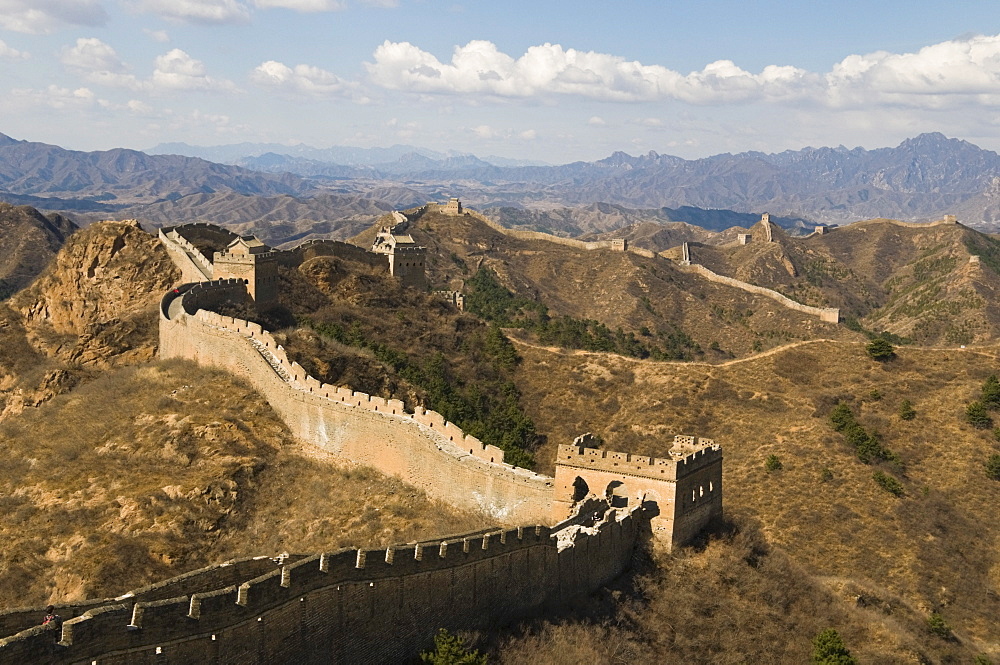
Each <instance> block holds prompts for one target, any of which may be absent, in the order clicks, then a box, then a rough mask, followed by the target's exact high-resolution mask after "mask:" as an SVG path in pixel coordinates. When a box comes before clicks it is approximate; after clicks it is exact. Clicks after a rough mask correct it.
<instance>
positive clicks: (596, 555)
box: [0, 509, 640, 665]
mask: <svg viewBox="0 0 1000 665" xmlns="http://www.w3.org/2000/svg"><path fill="white" fill-rule="evenodd" d="M639 521H640V517H639V515H638V513H637V509H636V510H632V511H609V512H608V513H606V514H605V516H604V518H603V520H602V521H600V522H599V523H597V524H595V525H594V526H593V527H591V528H588V529H585V530H577V531H576V532H575V533H574V535H573V538H572V540H571V541H569V542H568V543H563V544H560V543H559V542H558V539H557V538H554V537H553V536H554V535H555V534H557V533H558V529H559V527H557V528H555V529H549V528H547V527H543V526H535V527H518V528H513V529H503V530H496V531H487V532H479V533H475V534H469V535H466V536H458V537H455V538H448V539H444V540H440V541H428V542H422V543H414V544H409V545H396V546H391V547H389V548H387V549H385V550H341V551H338V552H333V553H330V554H317V555H313V556H309V557H304V558H301V559H298V560H295V561H293V562H288V563H286V564H285V565H283V566H281V567H280V568H279V569H276V570H272V571H269V572H265V573H263V574H261V575H259V576H256V577H252V578H244V579H243V580H241V581H238V582H235V583H233V584H229V585H227V586H222V587H219V588H216V589H213V590H208V591H206V590H203V589H198V590H194V589H190V590H184V589H179V588H177V587H176V586H174V587H170V588H171V589H175V588H176V589H177V591H178V592H179V593H178V595H177V596H175V597H170V598H163V599H159V600H150V601H146V600H143V601H138V602H135V601H134V600H129V599H126V598H120V599H114V600H113V601H112V602H109V603H107V604H104V605H101V606H100V607H95V608H93V609H91V610H89V611H87V612H86V613H84V614H83V615H81V616H78V617H74V618H72V619H69V620H67V621H66V622H65V623H64V624H63V626H62V630H61V631H59V630H57V629H56V628H55V627H54V626H51V625H50V626H38V627H35V628H31V629H29V630H26V631H23V632H22V633H19V634H18V635H15V636H13V637H10V638H6V639H3V640H0V662H11V663H15V662H18V663H20V662H31V663H37V664H39V665H56V664H61V663H78V662H93V661H97V662H99V663H101V665H118V664H122V665H124V664H127V663H138V662H155V663H158V664H163V665H167V664H170V665H178V664H182V663H183V664H187V663H240V664H241V665H243V664H249V665H254V664H257V663H260V664H262V665H265V664H266V665H270V664H271V663H345V664H354V663H396V662H405V661H407V660H409V659H411V658H413V656H414V655H415V654H416V653H418V652H419V651H420V650H421V649H425V648H427V647H429V646H431V641H432V638H433V635H434V633H435V632H436V631H437V630H438V629H439V628H447V629H449V630H452V631H454V630H463V629H483V628H491V627H495V626H496V625H501V624H504V623H508V622H510V621H512V620H514V619H517V618H520V617H523V616H525V615H527V614H530V613H532V612H536V611H543V610H545V609H547V608H550V607H553V606H557V605H560V604H563V603H565V602H566V601H568V600H571V599H572V598H574V597H576V596H578V595H580V594H583V593H587V592H590V591H592V590H594V589H596V588H597V587H599V586H600V585H602V584H604V583H606V582H608V581H610V580H611V579H613V578H615V577H616V576H618V575H619V574H621V572H622V571H624V570H625V569H626V568H627V567H628V566H629V563H630V561H631V558H632V552H633V550H634V548H635V544H636V540H637V537H638V534H639ZM56 640H58V643H57V642H56Z"/></svg>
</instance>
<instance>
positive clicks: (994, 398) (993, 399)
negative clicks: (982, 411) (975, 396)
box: [980, 374, 1000, 409]
mask: <svg viewBox="0 0 1000 665" xmlns="http://www.w3.org/2000/svg"><path fill="white" fill-rule="evenodd" d="M980 401H982V403H983V405H984V406H985V407H986V408H987V409H995V408H997V407H1000V379H997V375H996V374H990V375H989V376H988V377H986V381H985V382H984V383H983V395H982V397H981V398H980Z"/></svg>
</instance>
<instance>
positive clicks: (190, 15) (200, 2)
mask: <svg viewBox="0 0 1000 665" xmlns="http://www.w3.org/2000/svg"><path fill="white" fill-rule="evenodd" d="M0 1H3V0H0ZM130 6H131V7H132V8H133V9H134V10H136V11H140V12H148V13H150V14H156V15H157V16H159V17H160V18H163V19H166V20H168V21H172V22H174V23H202V24H225V23H247V22H249V21H250V9H249V8H248V7H247V6H246V5H245V4H243V3H242V2H239V1H238V0H132V1H131V2H130Z"/></svg>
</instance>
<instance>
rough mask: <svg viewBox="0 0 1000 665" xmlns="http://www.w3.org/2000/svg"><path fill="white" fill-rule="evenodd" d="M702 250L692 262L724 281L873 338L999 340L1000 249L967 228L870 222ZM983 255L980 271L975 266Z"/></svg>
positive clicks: (697, 247)
mask: <svg viewBox="0 0 1000 665" xmlns="http://www.w3.org/2000/svg"><path fill="white" fill-rule="evenodd" d="M750 231H751V233H753V234H754V240H753V241H752V242H750V243H749V244H747V245H738V244H735V243H733V244H729V245H722V244H712V245H709V244H703V243H695V244H693V245H692V248H691V255H692V260H693V261H694V262H696V263H701V264H703V265H705V266H707V267H708V268H710V269H711V270H713V271H715V272H718V273H720V274H724V275H729V276H731V277H735V278H737V279H740V280H743V281H747V282H751V283H753V284H758V285H761V286H766V287H768V288H771V289H775V290H777V291H780V292H781V293H784V294H786V295H788V296H790V297H791V298H793V299H795V300H798V301H799V302H803V303H806V304H810V305H816V306H823V307H839V308H840V310H841V315H842V316H843V317H846V318H853V319H858V320H859V321H860V325H861V326H863V327H864V328H867V329H870V330H873V331H876V332H878V331H882V330H888V331H889V332H891V333H894V334H896V335H899V336H902V337H906V338H909V339H911V340H913V341H915V342H917V343H919V344H945V345H961V344H973V343H984V342H990V341H993V340H996V339H997V338H998V335H1000V311H998V310H997V307H996V304H995V302H996V298H995V297H994V294H995V293H996V292H997V289H998V288H1000V273H998V269H1000V263H998V262H997V261H996V260H995V259H994V258H993V257H994V255H995V254H996V252H997V250H996V247H997V242H996V240H994V239H993V238H991V237H989V236H987V235H985V234H983V233H980V232H979V231H975V230H973V229H970V228H968V227H966V226H964V225H961V224H932V225H904V224H899V223H896V222H894V221H892V220H869V221H865V222H858V223H855V224H851V225H850V226H846V227H841V228H837V229H833V230H829V231H827V232H826V233H824V234H822V235H812V236H809V237H807V238H795V237H791V236H788V235H786V234H784V233H783V232H782V231H781V230H780V229H774V233H773V237H774V242H771V243H762V242H759V240H760V238H761V237H762V235H763V234H762V230H761V228H760V227H759V226H755V227H753V228H751V230H750ZM973 255H975V256H979V257H980V262H979V263H978V264H972V263H970V260H971V257H972V256H973Z"/></svg>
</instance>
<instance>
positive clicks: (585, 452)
mask: <svg viewBox="0 0 1000 665" xmlns="http://www.w3.org/2000/svg"><path fill="white" fill-rule="evenodd" d="M586 442H587V437H586V435H584V436H583V437H579V438H577V440H576V441H575V442H574V444H573V445H570V446H565V445H564V446H559V450H558V453H557V455H556V478H555V495H554V497H553V501H552V510H553V515H552V517H553V519H554V520H556V521H560V520H564V519H566V518H567V517H569V516H570V514H571V512H572V509H573V505H574V504H575V503H576V502H577V501H580V500H582V499H583V498H585V497H586V496H587V495H588V494H592V495H594V494H596V495H597V496H600V497H602V498H603V497H606V498H608V499H610V500H611V503H612V505H613V506H615V507H625V506H631V505H634V504H635V503H636V502H638V503H641V504H642V505H643V506H644V507H645V508H647V509H648V510H649V511H650V514H651V517H652V519H651V520H650V526H651V527H652V530H653V536H654V537H655V538H656V539H657V540H658V541H659V542H661V543H663V544H665V545H666V546H667V547H668V548H673V547H675V546H679V545H683V544H684V543H686V542H688V541H689V540H691V538H693V537H694V536H695V535H696V534H697V533H698V532H699V531H700V530H701V529H702V528H704V527H705V525H706V524H708V523H709V522H710V521H711V520H712V519H714V518H717V517H721V516H722V449H721V448H720V447H719V446H718V445H716V443H715V442H714V441H713V440H711V439H697V438H695V437H693V436H676V437H674V447H673V448H672V449H671V450H670V453H669V457H666V458H655V457H645V456H642V455H630V454H628V453H618V452H612V451H607V450H597V449H594V448H586V447H584V445H582V444H585V443H586Z"/></svg>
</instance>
